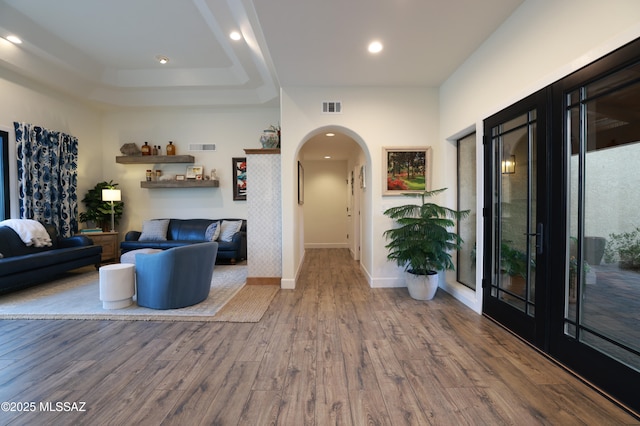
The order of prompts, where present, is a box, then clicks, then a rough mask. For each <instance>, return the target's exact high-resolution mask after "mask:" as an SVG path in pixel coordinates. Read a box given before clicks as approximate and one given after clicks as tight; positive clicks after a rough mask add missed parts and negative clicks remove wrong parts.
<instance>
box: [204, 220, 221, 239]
mask: <svg viewBox="0 0 640 426" xmlns="http://www.w3.org/2000/svg"><path fill="white" fill-rule="evenodd" d="M219 236H220V222H213V223H212V224H211V225H209V226H207V230H206V231H205V233H204V238H205V239H206V240H207V241H216V240H217V239H218V237H219Z"/></svg>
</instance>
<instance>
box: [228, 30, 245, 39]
mask: <svg viewBox="0 0 640 426" xmlns="http://www.w3.org/2000/svg"><path fill="white" fill-rule="evenodd" d="M229 38H231V40H235V41H238V40H242V34H240V33H239V32H238V31H231V33H230V34H229Z"/></svg>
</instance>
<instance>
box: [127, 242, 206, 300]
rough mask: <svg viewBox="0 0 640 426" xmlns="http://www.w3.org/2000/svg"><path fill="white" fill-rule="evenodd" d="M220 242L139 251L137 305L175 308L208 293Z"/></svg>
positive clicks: (137, 256) (137, 261)
mask: <svg viewBox="0 0 640 426" xmlns="http://www.w3.org/2000/svg"><path fill="white" fill-rule="evenodd" d="M217 253H218V243H215V242H210V243H198V244H190V245H187V246H180V247H174V248H171V249H168V250H164V251H162V252H160V253H152V254H146V253H139V254H136V285H137V302H138V305H140V306H144V307H147V308H152V309H175V308H184V307H185V306H191V305H195V304H196V303H200V302H202V301H203V300H205V299H206V298H207V297H208V296H209V290H210V289H211V277H212V275H213V268H214V265H215V261H216V255H217Z"/></svg>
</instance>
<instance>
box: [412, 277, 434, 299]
mask: <svg viewBox="0 0 640 426" xmlns="http://www.w3.org/2000/svg"><path fill="white" fill-rule="evenodd" d="M404 274H405V282H406V283H407V289H408V290H409V295H410V296H411V297H412V298H414V299H416V300H431V299H433V297H434V296H435V295H436V291H437V290H438V274H433V275H415V274H411V273H409V272H405V273H404Z"/></svg>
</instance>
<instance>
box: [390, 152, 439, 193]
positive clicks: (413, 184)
mask: <svg viewBox="0 0 640 426" xmlns="http://www.w3.org/2000/svg"><path fill="white" fill-rule="evenodd" d="M382 161H383V168H382V170H384V171H386V176H384V177H383V191H382V195H399V194H403V193H405V192H423V191H428V190H430V189H431V182H430V179H428V177H429V175H430V173H431V147H384V148H383V149H382Z"/></svg>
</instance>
